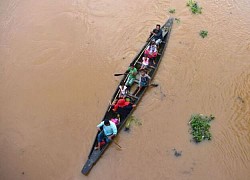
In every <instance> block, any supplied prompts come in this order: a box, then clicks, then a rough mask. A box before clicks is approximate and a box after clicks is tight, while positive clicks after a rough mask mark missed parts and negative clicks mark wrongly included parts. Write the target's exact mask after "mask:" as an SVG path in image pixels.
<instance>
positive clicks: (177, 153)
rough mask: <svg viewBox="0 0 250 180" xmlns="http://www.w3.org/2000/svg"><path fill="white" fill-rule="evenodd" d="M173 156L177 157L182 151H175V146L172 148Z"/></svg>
mask: <svg viewBox="0 0 250 180" xmlns="http://www.w3.org/2000/svg"><path fill="white" fill-rule="evenodd" d="M173 151H174V155H175V157H179V156H181V155H182V151H177V150H176V149H175V148H174V149H173Z"/></svg>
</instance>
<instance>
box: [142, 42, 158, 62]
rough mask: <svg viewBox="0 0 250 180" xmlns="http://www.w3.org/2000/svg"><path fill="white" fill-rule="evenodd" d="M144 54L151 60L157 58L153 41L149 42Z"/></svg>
mask: <svg viewBox="0 0 250 180" xmlns="http://www.w3.org/2000/svg"><path fill="white" fill-rule="evenodd" d="M144 54H145V55H147V56H148V57H149V58H150V59H153V58H155V57H156V56H157V46H156V44H155V40H154V39H153V40H152V41H151V42H150V44H149V45H148V47H147V49H146V50H145V52H144Z"/></svg>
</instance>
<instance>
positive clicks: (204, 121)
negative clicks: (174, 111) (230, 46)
mask: <svg viewBox="0 0 250 180" xmlns="http://www.w3.org/2000/svg"><path fill="white" fill-rule="evenodd" d="M213 119H214V116H213V115H210V116H205V115H203V114H194V115H192V116H191V120H190V121H189V124H190V126H191V134H192V135H193V140H194V141H195V142H196V143H199V142H201V141H203V140H205V139H207V140H211V133H210V132H209V129H210V124H209V123H210V121H212V120H213Z"/></svg>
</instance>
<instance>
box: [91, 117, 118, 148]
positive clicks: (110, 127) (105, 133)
mask: <svg viewBox="0 0 250 180" xmlns="http://www.w3.org/2000/svg"><path fill="white" fill-rule="evenodd" d="M101 127H102V129H103V130H101ZM97 130H98V131H100V133H99V134H98V137H97V141H98V145H97V147H95V149H96V150H97V149H100V148H101V142H102V141H103V140H105V141H106V142H107V143H108V142H110V141H111V140H112V138H114V137H115V136H116V134H117V127H116V125H115V123H113V122H112V121H109V120H107V119H106V120H104V121H102V122H101V123H100V124H98V125H97Z"/></svg>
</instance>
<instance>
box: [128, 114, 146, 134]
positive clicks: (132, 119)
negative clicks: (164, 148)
mask: <svg viewBox="0 0 250 180" xmlns="http://www.w3.org/2000/svg"><path fill="white" fill-rule="evenodd" d="M131 123H134V124H135V125H137V126H141V125H142V123H141V121H140V120H139V119H137V118H136V117H134V116H133V115H132V116H130V117H129V118H128V120H127V121H126V124H125V131H129V129H130V126H131Z"/></svg>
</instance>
